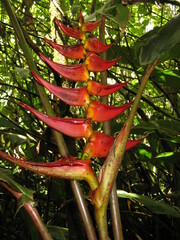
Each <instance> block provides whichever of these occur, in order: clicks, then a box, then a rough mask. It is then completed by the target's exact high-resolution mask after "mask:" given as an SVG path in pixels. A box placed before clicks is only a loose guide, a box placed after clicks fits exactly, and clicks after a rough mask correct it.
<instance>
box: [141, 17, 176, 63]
mask: <svg viewBox="0 0 180 240" xmlns="http://www.w3.org/2000/svg"><path fill="white" fill-rule="evenodd" d="M179 42H180V14H179V15H177V16H176V17H174V18H173V19H171V20H170V21H169V22H168V23H167V24H165V25H164V26H163V27H161V28H160V29H159V30H158V31H157V33H155V34H154V35H153V36H152V37H150V38H149V39H148V41H147V42H146V44H145V45H144V46H143V47H142V48H141V52H140V57H139V59H140V64H141V65H147V64H151V63H152V62H153V61H155V60H156V59H159V58H160V57H161V56H163V55H164V54H165V53H166V52H167V51H169V50H170V49H171V48H172V47H173V46H175V45H176V44H178V43H179Z"/></svg>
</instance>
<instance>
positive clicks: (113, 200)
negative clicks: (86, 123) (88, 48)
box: [99, 17, 123, 240]
mask: <svg viewBox="0 0 180 240" xmlns="http://www.w3.org/2000/svg"><path fill="white" fill-rule="evenodd" d="M99 38H100V41H101V42H102V43H103V44H105V43H106V41H105V17H103V18H102V20H101V24H100V28H99ZM101 58H102V59H104V60H106V52H103V53H102V54H101ZM100 76H101V82H102V83H103V84H107V71H105V72H101V74H100ZM101 100H102V102H103V103H104V104H108V97H107V96H106V97H102V99H101ZM103 131H104V133H105V134H108V135H111V125H110V121H106V122H104V124H103ZM110 211H111V219H112V228H113V235H114V239H115V240H120V239H121V240H123V232H122V224H121V218H120V209H119V203H118V196H117V189H116V183H114V185H113V189H112V192H111V196H110Z"/></svg>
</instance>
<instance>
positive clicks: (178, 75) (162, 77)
mask: <svg viewBox="0 0 180 240" xmlns="http://www.w3.org/2000/svg"><path fill="white" fill-rule="evenodd" d="M151 80H152V81H153V82H156V83H159V84H163V85H165V86H169V87H171V88H174V89H176V90H178V89H180V71H178V70H174V71H172V70H163V69H161V68H159V67H156V68H155V70H154V71H153V73H152V74H151Z"/></svg>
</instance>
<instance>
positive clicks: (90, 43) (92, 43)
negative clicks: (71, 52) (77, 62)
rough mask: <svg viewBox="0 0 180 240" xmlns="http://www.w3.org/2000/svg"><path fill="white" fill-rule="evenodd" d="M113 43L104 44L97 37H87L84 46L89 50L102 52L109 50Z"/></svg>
mask: <svg viewBox="0 0 180 240" xmlns="http://www.w3.org/2000/svg"><path fill="white" fill-rule="evenodd" d="M111 46H112V44H107V45H105V44H103V43H101V42H100V41H99V40H98V39H97V38H96V37H90V38H87V39H86V42H85V44H84V48H85V49H86V50H87V51H89V52H95V53H102V52H105V51H106V50H108V49H109V48H110V47H111Z"/></svg>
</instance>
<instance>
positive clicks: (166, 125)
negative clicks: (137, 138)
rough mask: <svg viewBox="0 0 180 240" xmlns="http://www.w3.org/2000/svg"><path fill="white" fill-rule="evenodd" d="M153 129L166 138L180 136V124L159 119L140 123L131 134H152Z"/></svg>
mask: <svg viewBox="0 0 180 240" xmlns="http://www.w3.org/2000/svg"><path fill="white" fill-rule="evenodd" d="M155 129H157V130H158V131H159V132H161V133H163V134H165V135H168V136H177V135H179V134H180V122H178V121H175V120H173V119H171V120H164V119H161V120H156V121H149V122H145V121H142V122H140V124H138V125H136V126H134V127H133V128H132V130H131V133H133V134H144V133H146V132H152V131H154V130H155Z"/></svg>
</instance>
